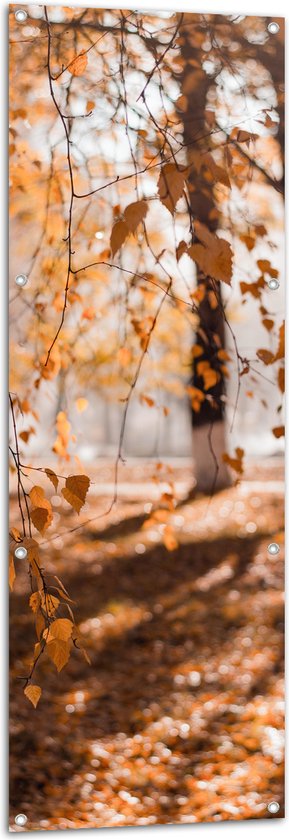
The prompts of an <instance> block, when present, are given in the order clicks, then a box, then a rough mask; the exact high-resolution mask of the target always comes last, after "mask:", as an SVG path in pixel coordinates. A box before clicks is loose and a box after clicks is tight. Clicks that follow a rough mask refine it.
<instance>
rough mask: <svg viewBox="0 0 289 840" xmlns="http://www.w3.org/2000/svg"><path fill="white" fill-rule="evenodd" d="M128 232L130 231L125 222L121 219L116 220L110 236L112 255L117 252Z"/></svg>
mask: <svg viewBox="0 0 289 840" xmlns="http://www.w3.org/2000/svg"><path fill="white" fill-rule="evenodd" d="M129 232H130V231H129V228H128V226H127V224H126V222H123V221H122V219H121V220H120V221H118V222H116V223H115V225H114V226H113V228H112V231H111V237H110V248H111V253H112V256H113V257H114V256H115V254H117V252H118V251H119V249H120V248H121V246H122V245H123V243H124V242H125V240H126V239H127V237H128V235H129Z"/></svg>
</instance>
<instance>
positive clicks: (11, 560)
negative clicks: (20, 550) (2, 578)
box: [9, 554, 16, 592]
mask: <svg viewBox="0 0 289 840" xmlns="http://www.w3.org/2000/svg"><path fill="white" fill-rule="evenodd" d="M15 578H16V572H15V566H14V557H13V554H9V587H10V589H11V592H12V589H13V586H14V581H15Z"/></svg>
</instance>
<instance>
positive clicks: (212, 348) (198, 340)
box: [181, 16, 230, 493]
mask: <svg viewBox="0 0 289 840" xmlns="http://www.w3.org/2000/svg"><path fill="white" fill-rule="evenodd" d="M200 17H201V16H200ZM200 31H203V29H202V30H201V26H200ZM195 41H196V38H195V33H194V35H193V36H192V37H190V28H189V27H188V29H187V30H186V29H185V28H184V29H183V30H182V56H183V59H184V71H183V78H182V83H181V88H182V94H183V96H184V97H186V100H187V101H186V103H185V104H186V106H187V107H186V110H185V112H184V113H182V120H183V136H184V143H185V145H186V148H187V160H188V162H189V163H190V175H189V201H190V211H191V220H192V241H193V242H196V241H197V240H196V238H195V237H194V233H193V227H194V219H198V221H200V222H202V223H203V224H204V225H206V227H207V228H208V229H209V230H210V232H212V233H215V232H216V230H217V228H218V226H219V223H220V219H219V211H218V208H217V206H216V202H215V199H214V189H213V184H212V183H210V181H208V180H207V179H206V178H205V172H206V168H205V167H201V168H200V161H199V153H200V152H203V153H205V152H206V151H208V148H209V143H210V138H209V134H210V129H209V128H208V125H207V123H206V107H207V96H208V91H209V88H210V87H211V85H212V84H213V80H212V78H209V77H208V75H207V74H206V73H205V72H204V71H203V70H202V66H201V52H202V51H201V50H200V48H199V47H196V46H195V45H194V42H195ZM192 62H193V66H192ZM194 62H195V66H196V68H198V69H195V71H194V76H195V81H193V67H194ZM197 284H198V286H199V287H200V286H202V288H203V289H204V297H203V299H202V300H201V301H200V303H199V325H198V329H197V331H196V334H195V344H197V345H198V347H201V348H202V354H201V355H200V356H199V357H198V358H197V362H200V361H204V362H208V363H209V365H210V368H212V369H213V370H215V371H216V372H217V374H218V381H217V383H216V384H215V385H214V386H213V387H211V388H209V389H208V390H207V391H206V395H207V398H206V399H205V400H204V401H203V402H202V403H201V404H200V406H199V407H198V410H194V409H192V424H193V446H194V457H195V478H196V482H197V485H196V489H198V490H200V491H202V492H205V493H212V492H213V491H214V490H216V489H220V488H221V487H226V486H229V484H230V476H229V472H228V470H227V467H226V466H225V464H224V463H223V461H222V455H223V452H224V451H225V448H226V447H225V406H224V395H225V381H224V376H223V373H222V363H221V361H220V360H219V358H218V356H217V353H218V351H219V350H220V349H221V348H224V345H225V323H224V315H223V310H222V297H221V288H220V283H217V282H216V281H212V279H211V278H210V277H206V276H204V275H203V274H202V272H200V271H199V270H197ZM212 293H213V297H214V298H215V300H216V297H217V298H218V300H219V302H218V304H217V306H216V307H215V308H212V297H211V296H212ZM192 385H193V387H195V388H198V389H200V390H201V391H203V390H204V380H203V378H202V377H201V376H199V375H198V373H197V365H196V364H195V363H194V364H193V373H192Z"/></svg>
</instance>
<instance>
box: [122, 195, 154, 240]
mask: <svg viewBox="0 0 289 840" xmlns="http://www.w3.org/2000/svg"><path fill="white" fill-rule="evenodd" d="M147 212H148V204H147V202H146V201H134V202H133V203H132V204H129V205H128V206H127V207H126V208H125V210H124V214H123V215H124V220H125V223H126V224H127V227H128V229H129V231H130V233H135V231H136V229H137V227H138V225H139V224H140V222H143V221H144V219H145V217H146V214H147Z"/></svg>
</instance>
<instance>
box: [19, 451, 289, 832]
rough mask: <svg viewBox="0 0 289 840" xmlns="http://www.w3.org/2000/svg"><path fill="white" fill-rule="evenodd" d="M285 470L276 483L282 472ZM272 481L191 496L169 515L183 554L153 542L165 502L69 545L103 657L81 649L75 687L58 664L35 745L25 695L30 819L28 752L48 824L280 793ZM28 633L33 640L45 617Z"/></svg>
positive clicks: (211, 807) (246, 809) (197, 818)
mask: <svg viewBox="0 0 289 840" xmlns="http://www.w3.org/2000/svg"><path fill="white" fill-rule="evenodd" d="M271 475H272V480H276V481H278V466H276V469H275V470H274V469H273V466H272V467H271ZM261 479H262V475H261V474H260V483H259V485H258V486H259V490H258V494H257V491H256V481H255V483H254V481H253V482H252V491H250V479H248V477H245V480H244V482H241V483H240V484H239V485H238V486H237V487H235V488H231V489H229V490H227V491H222V492H220V493H219V494H217V495H216V496H214V497H213V498H212V499H211V500H210V502H209V504H208V499H205V498H201V497H200V498H199V499H196V500H195V501H189V502H183V503H179V504H178V506H177V508H175V509H174V510H173V511H172V512H171V514H170V516H171V523H172V527H173V529H174V534H175V535H176V539H177V542H178V547H177V549H174V550H173V551H169V550H168V549H166V548H165V546H164V545H163V543H162V541H161V540H160V539H159V538H160V532H159V525H156V526H154V531H153V539H152V533H151V527H150V528H148V529H147V528H146V527H145V522H146V520H147V518H148V517H150V516H151V514H152V509H151V507H150V506H147V510H146V513H145V512H144V504H143V503H142V502H141V501H138V502H137V503H135V504H134V505H133V506H132V507H131V505H130V504H129V503H128V501H127V500H125V501H124V502H121V501H120V502H119V503H118V508H117V511H115V510H113V511H111V514H110V515H109V516H108V517H106V518H105V519H102V520H97V521H96V522H95V523H91V524H90V525H89V526H88V527H87V529H84V530H83V532H82V535H81V541H77V540H76V539H75V537H73V534H71V537H70V538H69V537H68V538H67V539H66V543H67V541H68V545H69V558H70V561H69V568H66V581H67V585H68V586H69V591H70V592H71V597H72V598H73V599H74V600H77V617H78V621H79V630H80V633H81V640H82V643H83V644H84V646H85V649H86V651H87V654H88V656H89V657H90V659H91V665H88V663H87V662H86V661H85V660H83V659H82V658H81V656H80V653H77V651H75V653H74V656H73V657H71V659H70V662H69V663H68V665H67V668H66V669H65V671H64V672H63V676H62V680H61V682H59V679H58V677H57V675H56V674H55V672H54V670H53V667H52V666H51V667H50V670H49V673H48V674H46V684H47V692H46V699H45V698H43V704H44V713H43V715H41V718H39V720H38V726H37V729H35V731H34V732H33V736H31V737H30V738H29V741H26V740H25V729H26V725H27V719H28V717H29V714H30V713H29V710H28V709H27V705H26V703H25V700H24V701H23V703H21V704H19V697H17V699H16V698H15V700H12V705H13V707H14V703H15V711H16V708H17V720H18V723H16V720H15V729H14V730H13V726H12V733H13V731H14V733H15V734H14V735H13V734H12V738H13V739H15V740H14V750H15V753H16V755H17V763H16V765H15V767H14V769H13V780H14V781H13V785H14V786H15V797H16V799H15V803H16V802H17V805H18V804H19V787H18V786H19V780H20V778H21V779H22V782H21V784H22V788H23V793H22V797H23V799H22V801H23V809H24V807H25V809H26V810H27V811H28V812H30V810H31V807H32V801H30V795H31V794H30V791H31V782H30V785H29V788H28V787H27V789H26V788H25V785H24V787H23V771H22V767H23V762H26V761H27V760H28V756H29V762H31V766H32V772H33V778H34V779H35V785H34V787H33V815H34V817H33V818H34V819H35V827H36V826H39V827H40V828H42V829H44V828H48V829H53V828H69V827H72V826H73V827H83V826H88V827H89V826H90V825H91V826H96V827H97V826H99V827H100V826H110V827H112V826H121V825H131V824H133V825H152V824H155V823H166V824H169V823H171V822H179V823H198V822H202V821H204V820H206V821H212V822H218V821H219V820H230V819H244V818H246V819H247V818H257V817H266V816H267V805H268V802H269V801H271V800H272V799H276V800H278V801H280V797H281V795H282V783H283V782H282V780H283V767H282V761H283V727H284V702H283V683H282V678H281V677H280V676H279V669H280V650H281V649H282V632H283V631H282V617H283V594H282V586H283V559H282V554H283V552H280V554H278V555H277V556H270V555H268V553H267V545H268V536H267V534H268V535H270V538H271V534H272V533H276V534H278V539H279V542H280V544H281V531H280V528H281V527H282V521H281V512H280V506H279V505H278V497H276V496H275V497H272V496H271V495H270V494H268V492H267V489H268V488H267V487H266V484H265V483H264V484H263V489H262V486H261V485H262V481H261ZM143 495H144V498H147V493H146V486H145V484H143ZM94 504H95V505H96V507H97V505H98V504H99V503H98V502H97V497H96V498H95V502H94ZM146 504H147V505H148V503H146ZM121 513H122V516H121ZM116 520H119V521H116ZM252 522H254V524H255V525H256V528H254V530H253V529H252V527H250V528H248V527H247V526H248V523H252ZM92 525H93V528H92ZM236 526H237V527H238V528H239V529H240V530H241V531H242V533H241V534H240V537H241V538H240V537H239V538H236ZM102 528H104V530H102ZM104 535H105V536H106V537H107V539H106V540H105V539H104ZM66 556H67V554H66ZM64 562H65V561H64V560H63V561H62V559H61V552H58V551H56V552H55V559H54V560H53V557H52V558H51V563H52V565H51V571H52V573H53V572H54V564H55V568H57V569H58V573H59V574H60V573H61V574H63V569H62V565H64ZM17 587H18V588H17ZM17 587H16V590H15V596H14V598H15V599H16V601H15V608H16V613H15V608H14V631H13V633H14V635H13V639H14V641H13V649H14V650H15V651H16V648H18V650H19V653H18V658H17V659H16V661H15V664H14V665H13V673H14V670H15V671H16V672H19V669H20V670H21V664H23V663H22V660H23V662H24V661H25V660H26V658H27V654H26V642H27V638H26V642H25V646H24V644H23V642H22V635H23V626H24V623H23V622H24V616H23V615H22V614H20V613H18V610H17V599H18V598H20V599H21V597H22V596H21V594H20V593H21V589H22V587H23V582H22V583H18V584H17ZM15 622H16V623H15ZM25 627H26V633H27V632H29V633H30V632H31V629H32V624H31V621H30V622H28V623H27V620H26V621H25ZM39 667H40V671H41V669H42V668H44V665H41V663H40V666H39ZM46 667H47V666H46ZM16 700H17V702H16ZM46 709H47V712H48V710H49V715H48V716H47V715H46ZM12 723H13V721H12ZM24 745H25V751H24ZM43 750H45V755H46V759H45V771H44V769H41V768H42V761H43Z"/></svg>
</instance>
